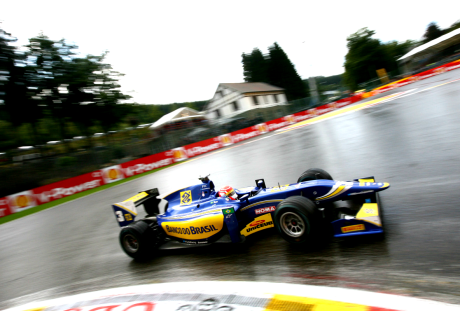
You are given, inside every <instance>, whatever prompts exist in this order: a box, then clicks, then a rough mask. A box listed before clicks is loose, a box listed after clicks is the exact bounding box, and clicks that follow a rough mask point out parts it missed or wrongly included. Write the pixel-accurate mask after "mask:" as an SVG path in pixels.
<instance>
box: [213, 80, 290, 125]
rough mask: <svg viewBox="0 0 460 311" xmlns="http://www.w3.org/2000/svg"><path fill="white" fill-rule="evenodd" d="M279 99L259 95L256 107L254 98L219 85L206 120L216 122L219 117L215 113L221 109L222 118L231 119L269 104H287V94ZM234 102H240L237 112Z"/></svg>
mask: <svg viewBox="0 0 460 311" xmlns="http://www.w3.org/2000/svg"><path fill="white" fill-rule="evenodd" d="M220 92H222V93H223V96H221V93H220ZM277 97H278V100H277V101H276V102H275V98H274V95H272V94H270V95H259V96H258V97H257V99H258V105H255V104H254V100H253V98H252V96H243V95H242V94H240V93H239V92H236V91H233V90H231V89H228V88H225V87H222V86H220V85H219V87H218V88H217V90H216V93H215V94H214V97H213V98H212V100H211V102H210V103H209V104H208V107H207V110H206V118H208V120H216V119H217V115H216V112H215V110H216V109H219V112H220V118H231V117H232V116H233V115H235V114H239V113H242V112H244V111H247V110H251V109H253V108H254V107H262V106H264V105H268V104H274V103H283V102H286V95H285V94H277ZM234 101H237V102H238V107H239V109H238V110H237V111H235V109H234V107H233V104H232V103H233V102H234Z"/></svg>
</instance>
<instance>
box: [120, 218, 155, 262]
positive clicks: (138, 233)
mask: <svg viewBox="0 0 460 311" xmlns="http://www.w3.org/2000/svg"><path fill="white" fill-rule="evenodd" d="M120 244H121V248H122V249H123V251H124V252H125V253H126V254H127V255H128V256H130V257H132V258H134V259H136V260H145V259H148V258H149V257H151V256H152V255H153V251H154V250H155V248H156V245H155V231H154V230H153V229H152V228H151V227H150V226H149V224H148V223H147V222H145V221H138V222H134V223H132V224H130V225H129V226H126V227H124V228H123V229H121V232H120Z"/></svg>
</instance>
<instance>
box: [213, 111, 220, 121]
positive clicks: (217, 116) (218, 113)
mask: <svg viewBox="0 0 460 311" xmlns="http://www.w3.org/2000/svg"><path fill="white" fill-rule="evenodd" d="M214 111H215V112H216V118H217V119H219V118H220V111H219V109H216V110H214Z"/></svg>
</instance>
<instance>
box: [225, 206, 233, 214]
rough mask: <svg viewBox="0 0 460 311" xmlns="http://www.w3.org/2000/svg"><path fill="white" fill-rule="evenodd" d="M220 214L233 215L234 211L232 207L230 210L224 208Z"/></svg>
mask: <svg viewBox="0 0 460 311" xmlns="http://www.w3.org/2000/svg"><path fill="white" fill-rule="evenodd" d="M222 212H223V213H224V215H227V214H233V213H235V210H234V209H233V207H230V208H224V209H223V210H222Z"/></svg>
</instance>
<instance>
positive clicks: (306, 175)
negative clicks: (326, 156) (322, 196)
mask: <svg viewBox="0 0 460 311" xmlns="http://www.w3.org/2000/svg"><path fill="white" fill-rule="evenodd" d="M316 179H329V180H332V176H331V175H330V174H329V173H328V172H326V171H325V170H322V169H320V168H310V169H308V170H306V171H305V172H303V173H302V175H300V177H299V179H297V182H302V181H309V180H316Z"/></svg>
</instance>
